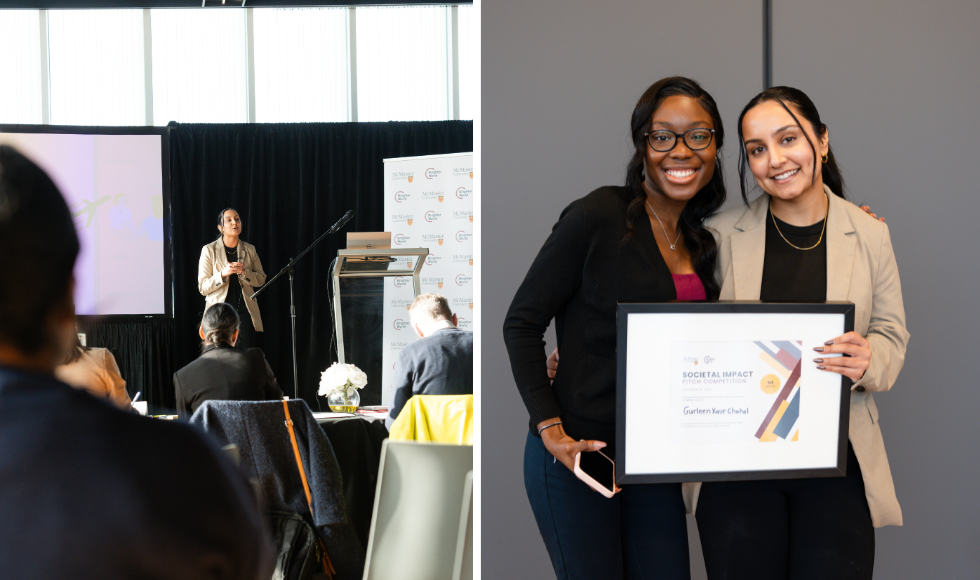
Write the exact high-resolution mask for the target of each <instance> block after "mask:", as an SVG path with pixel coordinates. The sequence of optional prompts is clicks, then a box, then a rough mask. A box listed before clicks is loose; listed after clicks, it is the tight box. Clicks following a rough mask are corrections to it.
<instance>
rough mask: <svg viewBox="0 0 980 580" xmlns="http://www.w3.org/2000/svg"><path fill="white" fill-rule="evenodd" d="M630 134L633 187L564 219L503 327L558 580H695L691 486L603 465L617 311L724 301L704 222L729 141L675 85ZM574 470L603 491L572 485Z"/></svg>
mask: <svg viewBox="0 0 980 580" xmlns="http://www.w3.org/2000/svg"><path fill="white" fill-rule="evenodd" d="M631 132H632V141H633V144H634V147H635V151H634V154H633V157H632V159H631V160H630V162H629V164H628V166H627V169H626V182H625V184H624V185H623V186H607V187H602V188H600V189H597V190H595V191H593V192H592V193H590V194H589V195H587V196H585V197H583V198H581V199H578V200H576V201H573V202H572V203H571V204H570V205H569V206H568V207H566V208H565V210H564V211H563V212H562V213H561V217H560V218H559V220H558V223H557V224H555V226H554V228H553V229H552V232H551V235H550V236H549V237H548V239H547V241H546V242H545V243H544V246H543V247H542V248H541V250H540V252H539V253H538V255H537V257H536V258H535V260H534V262H533V264H532V265H531V268H530V270H529V271H528V273H527V276H526V277H525V279H524V282H523V283H522V284H521V286H520V288H519V290H518V291H517V294H516V296H515V297H514V300H513V302H512V303H511V306H510V310H509V312H508V314H507V319H506V321H505V323H504V339H505V341H506V343H507V350H508V352H509V354H510V360H511V366H512V369H513V373H514V378H515V381H516V383H517V388H518V390H519V391H520V393H521V397H522V398H523V400H524V404H525V406H526V407H527V411H528V414H529V415H530V426H529V427H530V428H529V431H528V435H527V442H526V446H525V452H524V482H525V487H526V490H527V494H528V499H529V500H530V503H531V508H532V511H533V512H534V516H535V519H536V520H537V523H538V528H539V530H540V532H541V535H542V537H543V539H544V542H545V545H546V546H547V549H548V553H549V555H550V556H551V561H552V565H553V566H554V569H555V574H556V575H557V577H558V578H560V579H566V578H583V579H586V578H588V579H592V578H604V579H605V578H609V579H616V578H639V577H654V576H655V577H656V578H660V579H671V578H683V579H687V578H689V577H690V569H689V556H688V545H687V528H686V519H685V508H684V503H683V500H682V497H681V486H680V484H658V485H629V486H625V487H624V488H622V489H619V488H617V487H615V484H614V483H613V482H612V479H611V471H612V464H611V463H610V462H609V461H608V460H607V459H604V458H603V457H602V456H600V455H599V454H598V453H596V452H597V451H599V450H600V449H602V450H603V451H604V452H605V453H606V455H608V456H609V457H614V456H615V455H614V451H613V449H612V447H613V444H614V442H615V437H614V435H615V416H616V412H615V407H616V405H615V402H616V361H615V353H616V303H617V302H619V301H621V302H661V301H668V300H674V299H681V300H705V299H706V298H711V299H714V298H716V297H717V295H718V291H719V286H718V284H717V282H715V279H714V270H715V256H716V253H717V246H716V242H715V239H714V237H713V236H712V234H711V233H710V232H709V231H708V230H706V229H705V227H704V226H703V220H704V218H705V217H707V216H709V215H711V214H712V213H713V212H714V211H716V210H717V209H718V208H719V207H720V206H721V204H722V203H723V202H724V200H725V195H726V193H725V186H724V182H723V179H722V168H721V159H720V157H719V155H718V152H719V151H720V150H721V146H722V143H723V140H724V129H723V127H722V124H721V118H720V116H719V114H718V108H717V106H716V105H715V101H714V99H713V98H712V97H711V96H710V95H709V94H708V93H707V92H706V91H705V90H704V89H702V88H701V86H699V85H698V84H697V83H696V82H694V81H692V80H689V79H686V78H681V77H673V78H666V79H663V80H660V81H658V82H656V83H654V84H653V85H652V86H650V87H649V88H648V89H647V90H646V92H645V93H644V94H643V96H641V97H640V99H639V102H637V104H636V107H635V108H634V110H633V116H632V122H631ZM552 320H555V324H556V330H557V337H558V345H559V348H560V349H561V353H562V361H563V362H562V368H561V369H560V370H559V371H558V372H557V375H556V376H555V377H554V383H553V384H552V383H551V382H550V381H549V377H548V373H547V370H546V368H545V360H546V354H545V351H544V341H543V336H544V332H545V329H546V328H547V327H548V325H549V324H550V323H551V321H552ZM579 454H581V455H579ZM576 459H578V460H579V462H580V463H581V466H582V468H583V469H585V471H586V472H587V473H589V474H590V475H591V477H589V478H588V479H592V480H593V481H592V483H591V484H587V483H586V482H585V480H584V479H579V478H578V477H576V475H575V474H574V473H573V470H574V469H575V465H576ZM589 464H592V465H591V466H590V465H589ZM603 478H604V479H605V481H601V480H602V479H603ZM596 479H599V480H600V481H598V482H597V481H595V480H596ZM590 485H592V486H594V487H595V488H597V489H603V488H605V492H604V493H605V494H607V495H611V496H612V497H611V498H607V497H603V495H602V494H600V493H598V492H597V491H594V490H593V488H592V487H590Z"/></svg>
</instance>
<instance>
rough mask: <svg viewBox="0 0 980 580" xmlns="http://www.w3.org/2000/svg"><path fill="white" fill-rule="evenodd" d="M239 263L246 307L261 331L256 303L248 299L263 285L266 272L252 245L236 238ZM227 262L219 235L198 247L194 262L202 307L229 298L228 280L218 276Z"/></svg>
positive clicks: (256, 326) (253, 323) (260, 320)
mask: <svg viewBox="0 0 980 580" xmlns="http://www.w3.org/2000/svg"><path fill="white" fill-rule="evenodd" d="M237 261H239V262H241V264H242V267H243V269H244V270H245V273H244V274H238V281H239V282H241V285H242V294H243V296H244V298H245V307H246V308H248V313H249V314H250V315H251V317H252V325H253V326H254V327H255V330H256V332H262V316H261V315H259V305H258V303H257V302H256V301H255V300H252V299H250V298H249V296H251V295H252V293H253V292H254V290H253V289H254V288H256V287H258V286H261V285H263V284H265V271H264V270H263V269H262V262H261V261H259V255H258V254H257V253H255V246H253V245H252V244H249V243H247V242H244V241H242V240H238V260H237ZM227 265H228V258H227V257H226V256H225V244H224V242H222V241H221V238H218V239H217V240H215V241H213V242H211V243H210V244H208V245H206V246H204V247H203V248H201V260H200V261H199V262H198V263H197V289H198V290H200V292H201V295H202V296H204V297H205V301H204V309H205V310H207V309H208V307H209V306H211V305H212V304H215V303H217V302H224V301H225V299H226V298H227V297H228V286H229V284H228V281H227V280H222V279H221V271H222V270H224V268H225V266H227Z"/></svg>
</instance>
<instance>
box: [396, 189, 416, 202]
mask: <svg viewBox="0 0 980 580" xmlns="http://www.w3.org/2000/svg"><path fill="white" fill-rule="evenodd" d="M411 197H412V194H411V193H405V192H404V191H396V192H395V201H396V202H397V203H401V202H403V201H408V200H409V199H411Z"/></svg>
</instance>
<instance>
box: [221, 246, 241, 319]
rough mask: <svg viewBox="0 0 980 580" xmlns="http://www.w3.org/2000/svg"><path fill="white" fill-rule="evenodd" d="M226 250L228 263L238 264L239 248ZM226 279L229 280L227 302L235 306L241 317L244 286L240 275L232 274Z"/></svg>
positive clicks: (226, 247)
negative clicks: (239, 278)
mask: <svg viewBox="0 0 980 580" xmlns="http://www.w3.org/2000/svg"><path fill="white" fill-rule="evenodd" d="M222 245H224V244H222ZM224 248H225V257H227V258H228V263H231V262H237V261H238V248H237V247H234V248H229V247H228V246H224ZM225 279H226V280H228V296H227V297H225V302H226V303H228V304H230V305H231V306H233V307H234V308H235V310H236V311H238V313H239V315H241V306H242V284H241V282H240V281H239V280H238V274H232V275H230V276H228V277H227V278H225Z"/></svg>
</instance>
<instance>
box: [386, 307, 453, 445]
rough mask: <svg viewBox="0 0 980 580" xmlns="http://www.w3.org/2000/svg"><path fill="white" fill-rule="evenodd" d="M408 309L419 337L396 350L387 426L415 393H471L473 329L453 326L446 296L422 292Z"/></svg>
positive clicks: (451, 313)
mask: <svg viewBox="0 0 980 580" xmlns="http://www.w3.org/2000/svg"><path fill="white" fill-rule="evenodd" d="M408 310H409V312H408V313H409V318H410V320H411V323H412V328H413V329H415V334H418V335H419V340H417V341H415V342H413V343H412V344H410V345H408V346H406V347H405V348H403V349H402V351H401V352H400V353H398V360H397V361H396V362H395V372H394V378H393V379H392V382H391V386H392V389H393V391H394V393H395V394H394V401H393V403H392V404H391V405H390V406H389V410H388V420H387V421H386V423H387V425H388V426H389V427H391V424H392V422H394V420H395V418H396V417H398V413H399V412H401V410H402V408H403V407H404V406H405V403H406V402H407V401H408V400H409V399H410V398H412V396H414V395H472V394H473V333H472V332H469V331H467V330H460V329H458V328H456V323H457V318H456V315H455V314H453V312H452V310H450V309H449V302H447V301H446V298H445V297H443V296H440V295H439V294H431V293H430V294H422V295H420V296H418V297H417V298H416V299H415V301H414V302H412V305H411V306H409V309H408Z"/></svg>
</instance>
